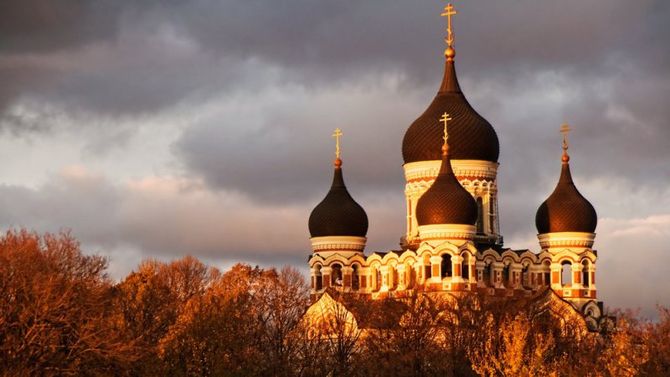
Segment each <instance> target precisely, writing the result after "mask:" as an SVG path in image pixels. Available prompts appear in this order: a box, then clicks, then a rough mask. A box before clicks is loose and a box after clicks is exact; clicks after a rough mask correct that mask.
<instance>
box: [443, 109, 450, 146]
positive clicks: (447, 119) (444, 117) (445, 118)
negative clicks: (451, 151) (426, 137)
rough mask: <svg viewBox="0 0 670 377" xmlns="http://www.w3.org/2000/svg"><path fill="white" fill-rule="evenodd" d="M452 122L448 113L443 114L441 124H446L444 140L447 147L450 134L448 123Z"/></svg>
mask: <svg viewBox="0 0 670 377" xmlns="http://www.w3.org/2000/svg"><path fill="white" fill-rule="evenodd" d="M450 120H451V117H450V116H449V114H447V113H446V112H445V113H444V114H442V118H440V122H442V123H444V136H443V137H442V139H443V140H444V145H445V146H447V140H449V134H448V133H447V123H449V121H450Z"/></svg>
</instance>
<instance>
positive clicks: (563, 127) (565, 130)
mask: <svg viewBox="0 0 670 377" xmlns="http://www.w3.org/2000/svg"><path fill="white" fill-rule="evenodd" d="M570 131H572V129H571V128H570V125H569V124H567V123H563V124H562V125H561V133H562V134H563V157H562V158H561V160H562V161H563V162H568V161H570V156H568V134H569V133H570Z"/></svg>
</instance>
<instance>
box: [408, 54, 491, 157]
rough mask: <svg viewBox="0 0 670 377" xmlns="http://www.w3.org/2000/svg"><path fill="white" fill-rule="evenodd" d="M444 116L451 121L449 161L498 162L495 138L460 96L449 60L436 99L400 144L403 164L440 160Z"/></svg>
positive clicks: (461, 95)
mask: <svg viewBox="0 0 670 377" xmlns="http://www.w3.org/2000/svg"><path fill="white" fill-rule="evenodd" d="M445 112H446V113H448V114H449V115H450V116H451V118H452V119H453V120H452V121H451V122H449V141H450V142H449V149H450V150H449V153H450V154H451V158H452V159H454V160H483V161H491V162H497V161H498V155H499V154H500V145H499V143H498V135H496V132H495V130H494V129H493V127H492V126H491V124H490V123H489V122H488V121H487V120H486V119H484V118H483V117H482V116H481V115H479V114H477V112H476V111H475V110H474V109H473V108H472V106H470V104H469V103H468V101H467V99H466V98H465V96H464V95H463V92H461V88H460V86H459V85H458V79H457V77H456V68H455V66H454V61H453V58H452V59H448V60H447V62H446V66H445V70H444V78H443V80H442V85H441V86H440V90H439V91H438V93H437V96H435V99H434V100H433V102H432V103H431V104H430V106H428V109H426V111H425V112H424V113H423V114H421V116H419V118H417V119H416V120H415V121H414V123H412V125H411V126H410V127H409V129H407V132H406V133H405V137H404V138H403V141H402V156H403V159H404V160H405V163H410V162H416V161H429V160H439V159H441V156H440V147H441V143H440V141H441V138H440V136H441V134H442V126H441V124H440V122H439V121H438V119H439V117H440V115H442V114H443V113H445Z"/></svg>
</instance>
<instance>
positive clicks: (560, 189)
mask: <svg viewBox="0 0 670 377" xmlns="http://www.w3.org/2000/svg"><path fill="white" fill-rule="evenodd" d="M569 130H570V129H569V127H568V126H567V125H564V126H563V127H562V128H561V132H563V133H564V139H563V157H562V159H561V160H562V166H561V177H560V178H559V179H558V184H557V185H556V188H555V189H554V192H552V193H551V195H549V198H547V200H545V201H544V203H542V205H540V208H538V209H537V214H536V215H535V226H536V227H537V232H538V233H539V234H544V233H558V232H584V233H594V232H595V230H596V225H597V224H598V216H597V214H596V210H595V209H594V208H593V205H591V203H590V202H589V201H588V200H586V198H585V197H584V196H583V195H582V194H581V193H580V192H579V190H577V187H575V184H574V182H573V181H572V175H571V174H570V163H569V161H570V156H568V152H567V150H568V143H567V132H568V131H569Z"/></svg>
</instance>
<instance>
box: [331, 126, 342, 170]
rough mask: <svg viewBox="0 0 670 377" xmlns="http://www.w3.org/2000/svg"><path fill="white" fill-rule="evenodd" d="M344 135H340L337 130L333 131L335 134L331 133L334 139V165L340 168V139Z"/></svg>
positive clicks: (340, 131) (339, 131)
mask: <svg viewBox="0 0 670 377" xmlns="http://www.w3.org/2000/svg"><path fill="white" fill-rule="evenodd" d="M342 135H344V134H343V133H342V130H341V129H339V128H336V129H335V132H333V135H332V136H333V137H334V138H335V165H336V166H340V165H342V160H341V159H340V152H341V151H340V138H341V137H342Z"/></svg>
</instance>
